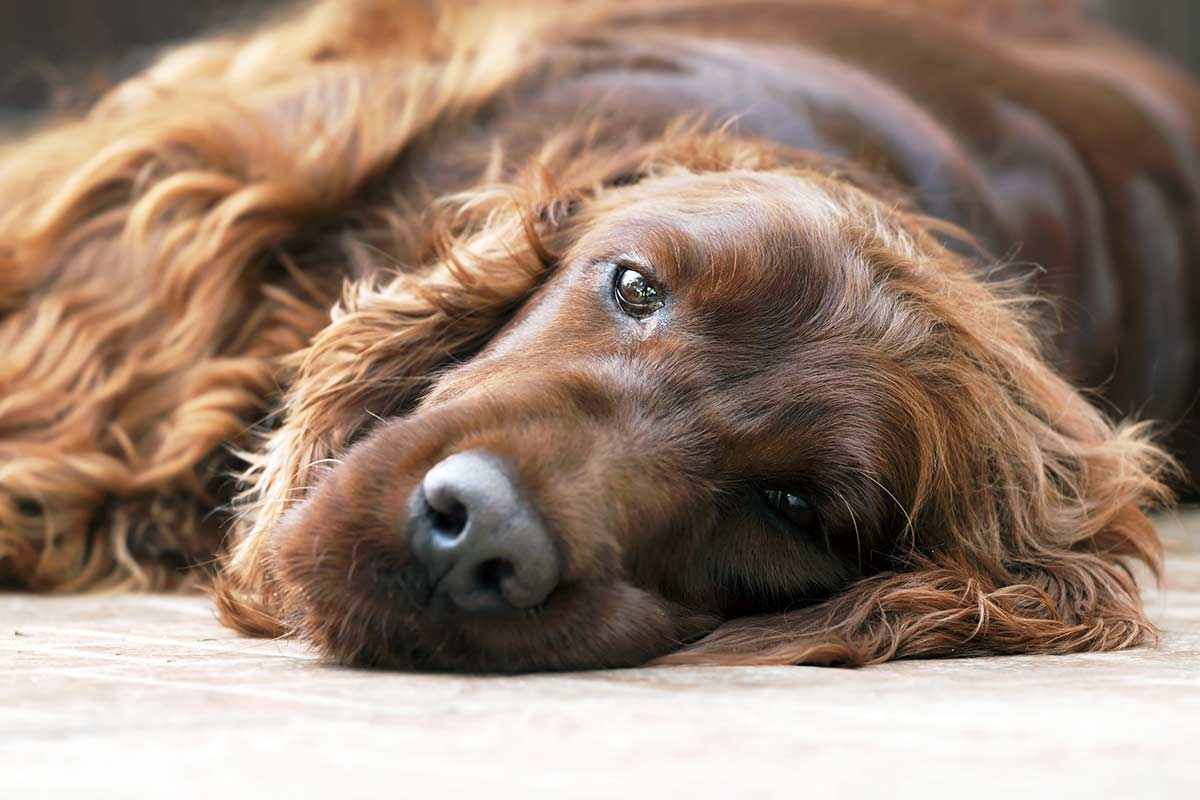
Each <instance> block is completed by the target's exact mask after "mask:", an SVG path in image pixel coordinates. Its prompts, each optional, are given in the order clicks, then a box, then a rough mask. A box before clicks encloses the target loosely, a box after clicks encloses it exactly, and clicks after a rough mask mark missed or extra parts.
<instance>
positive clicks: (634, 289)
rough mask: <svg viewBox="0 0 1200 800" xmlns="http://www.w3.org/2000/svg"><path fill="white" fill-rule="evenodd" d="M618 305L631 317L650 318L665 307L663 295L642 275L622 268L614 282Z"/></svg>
mask: <svg viewBox="0 0 1200 800" xmlns="http://www.w3.org/2000/svg"><path fill="white" fill-rule="evenodd" d="M613 295H614V296H615V297H616V298H617V305H619V306H620V307H621V310H622V311H624V312H625V313H626V314H628V315H629V316H631V317H648V316H650V315H651V314H653V313H654V312H655V311H658V310H659V309H660V308H662V307H663V298H662V293H661V292H660V291H659V290H658V287H657V286H655V285H654V284H653V283H651V282H650V279H649V278H647V277H646V276H645V275H643V274H642V273H640V272H638V271H637V270H635V269H630V268H629V267H620V268H619V269H618V270H617V276H616V279H615V280H614V281H613Z"/></svg>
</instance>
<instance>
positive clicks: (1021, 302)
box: [662, 196, 1177, 665]
mask: <svg viewBox="0 0 1200 800" xmlns="http://www.w3.org/2000/svg"><path fill="white" fill-rule="evenodd" d="M847 202H854V200H853V198H852V197H850V196H847ZM872 216H873V217H874V220H875V222H874V224H873V225H870V226H865V227H864V228H863V229H861V230H858V231H855V232H851V233H850V235H856V236H858V237H859V238H860V239H861V241H862V251H863V253H864V254H865V255H866V257H867V258H868V259H869V260H870V261H871V262H872V263H874V264H876V265H877V266H876V269H877V270H878V272H879V276H878V280H879V281H880V282H881V283H884V282H886V283H890V284H891V286H892V288H893V290H894V291H895V292H897V293H898V294H899V296H901V297H903V298H905V301H904V305H905V306H906V307H907V308H909V309H918V313H919V314H920V318H919V320H914V319H913V318H907V319H903V318H901V317H900V316H897V317H896V318H895V319H893V320H891V322H892V323H893V324H894V326H903V329H904V331H905V335H903V336H899V337H896V339H897V341H903V342H904V343H905V345H904V347H905V352H904V353H893V354H892V356H893V367H894V368H892V369H889V375H890V376H891V381H892V385H893V387H895V391H897V392H898V393H900V394H902V395H903V396H904V397H905V398H906V399H907V401H906V404H907V406H908V409H907V415H908V419H907V420H906V422H907V426H906V427H907V428H908V435H910V436H911V437H912V439H911V441H913V442H915V443H916V450H917V451H918V454H917V458H916V460H915V464H914V465H913V466H909V467H906V468H905V469H906V470H907V472H905V473H904V474H899V475H895V476H880V477H882V478H883V479H884V480H887V481H888V482H890V483H891V484H892V485H891V487H890V491H891V492H892V493H893V494H894V496H895V497H896V498H897V502H898V503H901V504H902V511H903V513H902V514H900V515H899V518H900V519H902V520H903V521H904V523H905V524H904V525H903V527H902V529H901V530H898V531H896V532H895V535H894V539H893V543H892V550H891V552H890V554H889V556H890V557H889V558H888V560H887V566H886V567H884V569H883V570H882V571H881V572H879V573H878V574H875V575H872V576H869V577H866V578H863V579H860V580H859V581H858V582H856V583H853V584H851V585H849V586H847V587H845V589H844V590H842V591H841V592H839V593H837V594H835V595H834V596H832V597H830V598H828V599H827V600H825V601H824V602H820V603H817V604H815V605H812V606H809V607H807V608H802V609H797V610H795V611H791V612H788V613H783V614H779V615H776V616H767V617H755V618H746V619H736V620H732V621H730V622H727V623H726V624H725V625H724V626H722V627H720V628H718V629H717V630H716V631H714V632H713V633H712V634H710V635H709V636H707V637H706V638H704V639H701V640H700V641H698V642H695V643H693V644H692V645H690V646H688V647H686V648H684V649H683V650H682V651H680V652H678V653H676V654H673V655H670V656H667V657H665V658H664V659H662V661H663V662H664V663H709V662H712V663H723V664H761V663H767V664H845V665H860V664H872V663H877V662H882V661H887V660H889V659H893V658H910V657H935V656H965V655H977V654H984V653H995V654H999V653H1071V652H1079V651H1085V650H1114V649H1120V648H1125V647H1129V646H1132V645H1135V644H1138V643H1142V642H1147V641H1152V640H1153V639H1154V638H1155V635H1156V634H1155V629H1154V627H1153V625H1152V624H1151V623H1150V622H1149V620H1148V619H1147V618H1146V616H1145V615H1144V613H1143V611H1142V605H1141V599H1140V596H1139V592H1138V587H1137V583H1136V581H1135V579H1134V577H1133V573H1132V571H1131V562H1135V561H1140V562H1143V563H1144V564H1145V565H1146V566H1148V567H1149V569H1150V571H1151V572H1152V573H1153V574H1154V575H1155V576H1157V575H1158V574H1159V571H1160V567H1161V544H1160V542H1159V539H1158V536H1157V534H1156V532H1155V530H1154V527H1153V525H1152V523H1151V521H1150V520H1149V519H1148V517H1147V516H1146V512H1147V511H1148V510H1150V509H1152V508H1154V507H1157V506H1159V505H1162V504H1165V503H1167V502H1169V501H1170V499H1171V492H1170V490H1169V489H1168V487H1167V484H1166V482H1165V481H1167V480H1168V479H1169V478H1171V477H1172V476H1175V475H1176V474H1177V473H1176V470H1177V467H1176V465H1175V464H1174V462H1173V461H1172V459H1171V458H1170V456H1168V455H1167V454H1166V453H1165V452H1164V451H1163V450H1161V449H1160V448H1159V447H1157V446H1156V445H1155V444H1154V443H1153V441H1152V436H1151V431H1150V430H1149V428H1148V426H1147V425H1146V424H1144V423H1143V424H1137V423H1123V424H1113V423H1112V422H1110V421H1109V420H1108V419H1107V418H1106V417H1105V415H1104V414H1103V413H1101V412H1100V411H1098V410H1097V409H1096V408H1095V407H1094V406H1092V405H1091V404H1090V403H1089V402H1088V401H1087V399H1086V398H1085V397H1084V396H1083V395H1082V394H1081V393H1080V392H1078V391H1076V390H1075V389H1074V388H1072V387H1071V386H1070V385H1069V384H1068V383H1067V382H1066V381H1064V380H1063V379H1062V378H1061V377H1060V376H1058V375H1057V374H1056V373H1055V372H1054V370H1053V369H1052V368H1051V367H1050V366H1049V365H1048V363H1047V361H1046V359H1045V358H1044V357H1043V355H1042V353H1041V352H1040V351H1039V346H1038V341H1037V339H1036V337H1035V336H1034V334H1033V332H1032V331H1033V329H1034V322H1033V317H1032V315H1031V313H1030V309H1031V307H1032V306H1031V304H1030V302H1029V301H1028V298H1025V297H1022V296H1020V295H1019V294H1018V293H1017V292H1016V291H1015V287H1013V286H1011V285H1006V284H1004V283H1003V282H988V281H986V280H983V279H981V278H979V277H977V273H976V271H975V268H974V267H973V266H971V265H968V264H967V263H966V262H965V261H964V260H962V259H960V258H958V257H957V256H954V255H953V254H951V253H949V252H947V251H946V250H945V249H944V248H942V247H941V246H940V245H938V244H936V243H935V242H934V232H936V233H940V234H945V233H946V230H945V226H944V225H942V224H940V223H937V222H935V221H931V220H925V219H921V218H919V217H917V216H915V215H911V214H893V215H891V216H890V217H889V216H888V215H887V214H882V213H876V214H874V215H872V214H870V213H868V209H865V208H864V209H860V210H859V212H858V213H856V214H854V215H853V218H854V219H858V220H870V219H872ZM914 321H919V323H920V324H915V325H914V324H912V323H913V322H914ZM918 332H922V333H920V335H919V338H914V336H916V335H917V334H918Z"/></svg>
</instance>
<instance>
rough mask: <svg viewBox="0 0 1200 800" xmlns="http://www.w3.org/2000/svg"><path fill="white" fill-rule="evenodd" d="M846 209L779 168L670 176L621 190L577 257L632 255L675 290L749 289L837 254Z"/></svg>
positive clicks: (808, 182)
mask: <svg viewBox="0 0 1200 800" xmlns="http://www.w3.org/2000/svg"><path fill="white" fill-rule="evenodd" d="M844 213H845V212H844V210H843V209H842V208H841V207H840V206H839V205H838V204H837V203H836V202H835V201H834V200H833V199H832V198H831V197H830V196H829V195H828V194H827V193H826V192H825V191H824V190H823V189H822V188H821V187H820V186H819V185H817V184H816V183H815V182H814V181H811V180H809V179H806V178H803V177H798V176H793V175H785V174H774V173H757V172H732V173H719V174H707V175H692V174H684V175H669V176H665V177H660V178H655V179H652V180H650V181H647V182H645V183H644V184H639V185H637V186H635V187H629V188H628V190H626V191H622V192H618V193H614V196H613V197H611V198H609V199H608V201H607V202H606V203H605V204H603V206H602V207H601V208H600V209H598V210H597V212H596V216H595V219H594V221H593V224H591V225H589V226H588V229H587V232H586V233H585V234H584V235H583V236H582V237H581V238H580V240H579V241H578V242H577V244H576V247H575V248H574V253H573V254H572V255H573V256H575V257H582V258H592V259H596V258H604V259H612V258H622V257H624V258H628V259H630V260H631V261H634V262H636V263H641V264H644V265H647V266H648V267H649V268H650V269H651V270H652V271H653V272H654V274H655V275H656V277H658V278H659V279H660V280H662V281H663V282H664V283H666V284H667V285H668V286H670V287H673V288H674V289H675V290H676V291H681V290H685V289H686V287H689V286H691V287H700V286H707V287H709V288H716V287H717V286H718V285H720V286H722V288H725V289H728V288H729V286H728V285H726V284H729V285H734V284H736V285H740V286H745V287H747V288H748V289H750V290H751V291H758V290H759V289H761V288H762V287H761V286H758V285H757V284H759V283H760V281H768V282H772V281H775V280H777V279H778V278H779V276H780V273H781V271H782V272H784V273H786V272H788V271H789V270H790V269H792V268H796V267H800V266H807V267H809V268H817V269H820V268H822V265H828V263H829V262H830V260H836V256H837V250H838V249H839V245H841V246H842V247H843V248H844V243H840V242H839V237H838V230H839V228H840V225H841V222H842V220H843V218H844Z"/></svg>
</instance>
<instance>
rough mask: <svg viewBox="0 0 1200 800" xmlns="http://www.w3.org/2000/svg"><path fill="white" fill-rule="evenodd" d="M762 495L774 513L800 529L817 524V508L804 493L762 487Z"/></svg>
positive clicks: (808, 528) (806, 528)
mask: <svg viewBox="0 0 1200 800" xmlns="http://www.w3.org/2000/svg"><path fill="white" fill-rule="evenodd" d="M762 495H763V497H764V498H765V499H766V501H767V503H768V504H769V505H770V506H771V508H772V509H773V510H774V511H775V513H776V514H778V515H779V516H781V517H783V519H785V520H786V521H787V522H789V523H791V524H792V525H793V526H795V527H796V528H798V529H800V530H810V529H812V528H815V527H816V526H817V509H816V506H815V505H814V504H813V502H812V500H811V499H810V498H809V497H807V496H806V495H802V494H791V493H789V492H786V491H783V490H780V489H763V490H762Z"/></svg>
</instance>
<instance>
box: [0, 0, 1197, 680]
mask: <svg viewBox="0 0 1200 800" xmlns="http://www.w3.org/2000/svg"><path fill="white" fill-rule="evenodd" d="M0 197H2V198H3V200H0V353H3V358H2V360H0V582H2V583H3V584H4V585H6V586H8V587H10V588H19V589H25V590H33V591H59V592H62V591H80V590H90V589H98V588H117V587H120V588H134V589H161V588H166V587H171V586H179V585H181V584H188V585H193V584H195V583H197V582H198V583H201V584H203V585H205V586H207V587H208V588H209V590H210V591H212V593H213V596H214V599H215V604H216V608H217V610H218V614H219V616H220V618H221V619H222V620H223V621H224V622H225V623H226V624H227V625H230V626H232V627H233V628H235V629H237V630H239V631H243V632H245V633H247V634H253V635H265V636H278V635H290V636H295V637H298V638H301V639H304V640H306V641H308V642H310V643H311V644H312V646H313V647H315V648H316V649H317V650H318V651H319V652H320V653H322V654H323V655H325V656H326V657H328V658H329V659H331V660H333V661H336V662H339V663H343V664H350V665H359V666H380V667H393V668H403V669H431V670H455V671H471V672H476V671H482V672H520V671H534V670H558V669H590V668H601V667H625V666H634V665H641V664H647V663H656V664H671V663H675V664H678V663H712V664H821V665H865V664H873V663H878V662H883V661H887V660H889V659H897V658H915V657H957V656H972V655H981V654H1006V653H1070V652H1079V651H1091V650H1112V649H1118V648H1125V647H1130V646H1134V645H1137V644H1140V643H1145V642H1151V641H1153V640H1154V637H1155V630H1154V627H1153V626H1152V624H1151V623H1150V622H1149V621H1148V620H1147V618H1146V617H1145V615H1144V613H1143V610H1142V606H1141V600H1140V597H1139V590H1138V587H1137V584H1136V582H1135V580H1134V578H1133V572H1132V569H1131V564H1132V563H1133V562H1138V561H1140V562H1144V563H1145V564H1146V565H1148V566H1149V567H1150V568H1151V570H1154V571H1157V570H1158V569H1159V567H1160V557H1161V556H1160V551H1161V545H1160V542H1159V539H1158V537H1157V535H1156V533H1155V530H1154V528H1153V525H1152V524H1151V522H1150V520H1149V519H1148V517H1147V513H1148V512H1149V511H1151V510H1153V509H1154V508H1157V507H1161V506H1162V505H1163V504H1165V503H1169V502H1170V501H1171V498H1172V491H1173V490H1172V487H1173V486H1179V485H1185V484H1182V483H1181V481H1182V480H1183V479H1181V478H1180V477H1179V476H1180V475H1182V474H1185V473H1184V470H1183V469H1182V468H1181V467H1180V464H1182V465H1183V467H1184V468H1186V467H1187V466H1189V465H1190V466H1194V465H1196V464H1197V452H1200V448H1197V447H1196V446H1195V443H1194V438H1193V437H1194V432H1195V425H1196V423H1197V414H1196V411H1195V405H1194V403H1193V400H1194V398H1195V396H1196V393H1197V389H1198V382H1200V364H1198V362H1197V353H1196V335H1195V327H1196V325H1197V311H1196V309H1200V297H1198V296H1197V295H1198V287H1200V272H1198V270H1197V264H1198V254H1200V225H1198V224H1197V223H1198V215H1200V92H1198V90H1197V87H1196V86H1195V85H1194V84H1193V83H1191V81H1190V80H1189V79H1188V78H1186V77H1184V76H1183V75H1182V74H1181V73H1179V72H1177V71H1175V70H1174V69H1173V68H1171V67H1170V66H1168V65H1166V64H1164V63H1162V62H1160V61H1158V60H1156V59H1155V58H1154V57H1152V56H1150V55H1148V54H1146V53H1145V52H1143V51H1141V50H1140V49H1138V48H1137V47H1136V46H1134V45H1133V44H1131V43H1129V42H1126V41H1124V40H1121V39H1119V38H1118V37H1116V36H1115V35H1114V34H1111V33H1108V32H1105V31H1103V30H1101V29H1100V28H1098V27H1096V26H1095V25H1093V24H1091V23H1089V22H1088V21H1087V20H1086V19H1085V18H1084V15H1083V14H1082V13H1081V11H1080V9H1079V8H1077V7H1076V5H1075V4H1074V3H1071V2H1052V3H1024V2H1018V0H1011V1H1005V0H987V1H986V2H978V3H962V2H953V1H952V0H925V1H924V2H920V1H919V0H906V1H905V2H895V1H893V0H889V1H888V2H883V0H755V1H754V2H749V3H735V2H729V1H727V0H664V2H659V3H655V4H622V3H616V2H591V1H590V0H589V1H586V2H580V3H573V4H554V3H536V2H535V3H525V4H519V5H513V4H499V3H497V4H491V5H489V4H469V3H468V4H457V3H446V4H440V5H438V4H427V3H422V2H410V1H409V0H390V1H389V0H342V1H340V2H339V1H337V0H327V1H326V2H319V3H316V4H315V5H312V6H309V7H305V8H302V9H299V10H296V11H293V12H291V13H289V14H286V15H284V16H281V17H279V18H278V19H275V20H272V21H268V22H264V23H263V24H261V25H260V26H259V27H257V28H256V29H254V30H251V31H250V32H248V33H230V34H226V35H223V36H215V37H212V38H209V39H204V40H200V41H198V42H196V43H192V44H185V45H181V46H178V47H176V48H174V49H171V50H169V51H168V52H167V53H165V55H164V56H163V57H161V58H160V59H159V60H158V61H157V62H155V63H154V64H153V65H151V66H150V67H148V68H147V69H146V70H145V71H144V72H142V73H141V74H139V75H137V76H135V77H133V78H131V79H129V80H127V81H125V82H123V83H121V84H119V85H118V86H116V87H115V88H114V89H113V90H112V91H110V92H109V93H108V94H107V95H105V96H104V97H103V98H102V99H101V100H100V101H99V102H98V103H97V104H96V106H95V107H94V109H92V110H91V111H90V112H89V113H88V114H87V115H86V116H84V117H82V118H79V119H73V120H60V121H58V122H56V123H54V124H52V125H49V126H48V127H47V128H46V129H44V130H42V131H39V132H35V133H32V134H29V135H25V136H23V137H21V138H18V139H16V140H14V141H11V142H9V143H8V144H7V145H5V146H4V147H3V148H2V149H0ZM1134 417H1136V418H1138V419H1142V420H1151V421H1160V422H1162V423H1163V424H1164V425H1165V428H1164V429H1163V430H1164V431H1165V435H1164V436H1163V437H1160V439H1161V441H1160V440H1159V439H1156V434H1155V432H1154V429H1153V428H1152V423H1151V422H1147V421H1132V420H1133V418H1134ZM1120 420H1125V421H1120Z"/></svg>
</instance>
